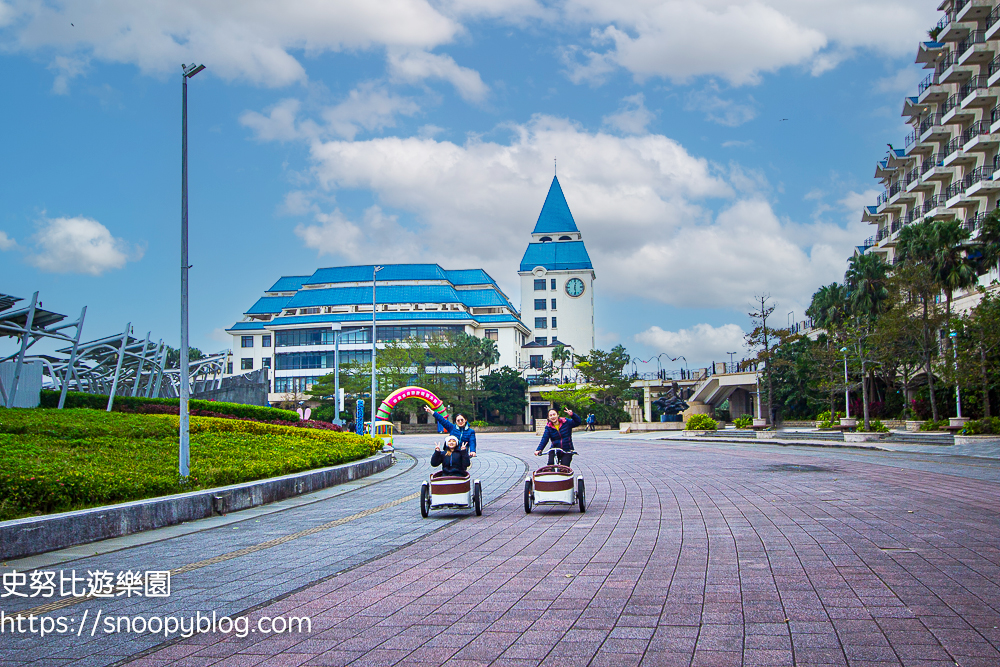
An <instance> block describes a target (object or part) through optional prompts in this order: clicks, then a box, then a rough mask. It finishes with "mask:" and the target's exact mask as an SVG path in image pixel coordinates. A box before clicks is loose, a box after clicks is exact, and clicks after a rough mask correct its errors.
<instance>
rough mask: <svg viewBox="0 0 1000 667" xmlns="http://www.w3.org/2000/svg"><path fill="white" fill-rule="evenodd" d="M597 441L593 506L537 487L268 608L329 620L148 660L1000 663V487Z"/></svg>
mask: <svg viewBox="0 0 1000 667" xmlns="http://www.w3.org/2000/svg"><path fill="white" fill-rule="evenodd" d="M489 444H490V446H492V447H494V448H496V449H500V450H504V451H508V452H510V453H516V454H522V455H523V454H524V453H525V452H527V451H530V448H531V444H533V443H529V441H528V440H527V439H526V438H523V437H510V438H507V439H504V440H501V439H500V438H493V439H492V441H491V442H490V443H489ZM584 451H585V452H586V454H585V455H584V456H581V457H579V458H578V459H577V460H576V461H575V462H574V463H576V464H578V465H577V468H578V470H579V471H581V472H582V473H583V474H584V475H585V476H586V478H587V483H588V490H589V493H590V496H591V505H590V508H589V510H588V512H587V513H586V514H579V513H578V512H576V511H572V510H570V511H566V510H563V509H537V508H536V510H535V512H534V513H533V514H531V515H525V514H524V510H523V508H522V504H521V488H520V486H516V487H515V488H513V489H512V490H511V491H510V492H509V493H508V494H506V495H505V496H504V497H503V498H501V499H500V500H498V501H496V502H495V503H493V504H492V505H490V506H489V507H488V508H487V510H486V512H485V513H484V515H483V516H482V517H479V518H476V517H471V516H470V517H469V518H468V519H463V520H462V521H460V522H458V523H457V524H455V525H453V526H451V527H448V528H446V529H444V530H442V531H439V532H437V533H434V534H432V535H430V536H428V537H425V538H424V539H422V540H420V541H419V542H416V543H414V544H412V545H410V546H408V547H405V548H403V549H401V550H399V551H397V552H395V553H392V554H390V555H388V556H385V557H383V558H381V559H378V560H377V561H374V562H371V563H368V564H366V565H364V566H361V567H358V568H356V569H354V570H352V571H349V572H346V573H344V574H342V575H340V576H338V577H336V578H334V579H331V580H329V581H326V582H324V583H321V584H318V585H316V586H313V587H311V588H309V589H306V590H303V591H300V592H298V593H296V594H294V595H292V596H290V597H288V598H286V599H284V600H281V601H279V602H276V603H274V604H273V605H270V606H269V607H267V608H265V609H261V610H259V611H256V612H253V613H252V614H251V619H252V621H251V626H252V625H253V622H255V620H256V618H258V617H259V616H262V615H267V616H272V617H273V616H278V615H282V614H291V615H308V616H311V618H312V628H313V632H312V634H311V635H308V636H303V635H282V636H271V637H263V636H261V635H251V636H249V637H247V638H245V639H237V638H226V637H223V636H220V635H199V636H196V637H193V638H191V639H189V640H185V641H182V642H179V643H174V644H171V645H169V646H166V647H165V648H163V649H161V650H159V651H158V652H154V653H152V654H150V655H148V656H147V657H145V658H142V659H139V660H137V661H135V662H134V663H133V664H135V665H167V664H170V665H180V666H192V667H195V666H197V667H201V666H203V665H262V666H264V665H266V666H272V665H273V666H278V665H284V666H290V667H291V666H297V665H348V664H350V665H357V666H361V665H378V666H386V665H419V666H421V667H428V666H429V665H439V664H448V665H456V666H462V665H468V666H472V665H494V666H497V667H500V666H509V667H515V666H516V667H521V666H524V667H534V666H536V665H553V666H559V667H563V666H575V665H581V666H583V665H592V666H595V667H598V666H611V665H657V666H659V665H663V666H671V665H685V666H706V667H707V666H709V665H748V666H753V665H760V666H765V667H780V666H782V665H793V664H794V665H851V666H852V667H853V666H858V667H862V666H875V665H880V666H888V665H906V666H910V665H913V666H917V665H920V666H933V665H942V666H944V665H948V666H953V665H956V664H958V665H961V666H962V667H976V666H983V667H985V666H991V667H996V666H997V665H1000V650H998V649H1000V630H998V629H997V628H998V626H1000V585H998V582H1000V499H998V491H1000V485H998V484H997V483H994V482H988V481H978V480H975V479H969V478H966V477H963V476H962V467H961V466H953V467H952V468H951V469H953V470H955V471H956V473H954V474H947V473H941V472H922V471H916V470H910V469H900V468H896V467H893V466H891V465H886V464H887V463H891V461H893V460H899V459H898V458H896V459H893V458H891V457H888V456H886V455H881V454H877V453H873V454H871V455H870V461H858V460H849V459H847V458H844V459H838V458H836V457H835V456H832V457H831V456H830V455H823V456H820V455H811V454H809V453H802V452H801V451H791V450H790V451H777V450H775V449H773V448H764V449H754V448H753V447H746V446H739V447H727V446H694V445H666V444H658V443H642V444H624V445H623V444H614V443H612V442H606V443H597V442H588V443H586V446H585V449H584ZM893 456H898V455H893ZM916 457H917V455H914V458H916ZM925 458H926V457H925ZM531 462H532V463H535V462H537V460H536V459H532V460H531ZM969 465H975V462H974V461H973V462H971V463H970V464H969ZM942 468H946V466H942ZM413 510H414V512H416V511H418V510H417V505H416V502H414V508H413ZM428 520H433V515H432V518H431V519H428Z"/></svg>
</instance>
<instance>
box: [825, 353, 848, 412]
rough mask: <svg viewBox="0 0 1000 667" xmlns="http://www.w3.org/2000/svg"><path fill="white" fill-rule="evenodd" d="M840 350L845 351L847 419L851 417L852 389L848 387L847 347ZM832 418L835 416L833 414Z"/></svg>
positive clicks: (845, 408) (845, 409)
mask: <svg viewBox="0 0 1000 667" xmlns="http://www.w3.org/2000/svg"><path fill="white" fill-rule="evenodd" d="M840 351H841V352H843V353H844V411H845V412H846V413H847V414H846V415H845V416H846V417H847V419H850V418H851V389H850V387H848V385H847V383H848V380H847V348H846V347H842V348H840ZM830 419H831V420H832V419H833V417H832V416H831V417H830Z"/></svg>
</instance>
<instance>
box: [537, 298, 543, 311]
mask: <svg viewBox="0 0 1000 667" xmlns="http://www.w3.org/2000/svg"><path fill="white" fill-rule="evenodd" d="M535 310H545V299H535Z"/></svg>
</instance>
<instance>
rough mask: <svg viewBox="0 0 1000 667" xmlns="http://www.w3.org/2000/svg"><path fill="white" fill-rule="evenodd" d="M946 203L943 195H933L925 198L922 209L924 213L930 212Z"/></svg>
mask: <svg viewBox="0 0 1000 667" xmlns="http://www.w3.org/2000/svg"><path fill="white" fill-rule="evenodd" d="M943 203H944V197H943V196H942V195H931V196H930V197H927V198H926V199H924V206H923V209H922V212H923V215H927V214H928V213H930V211H931V209H934V208H937V207H938V206H940V205H941V204H943Z"/></svg>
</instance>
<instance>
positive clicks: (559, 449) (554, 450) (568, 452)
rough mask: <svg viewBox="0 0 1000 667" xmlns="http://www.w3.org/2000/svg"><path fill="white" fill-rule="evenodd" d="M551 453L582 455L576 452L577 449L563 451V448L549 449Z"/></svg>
mask: <svg viewBox="0 0 1000 667" xmlns="http://www.w3.org/2000/svg"><path fill="white" fill-rule="evenodd" d="M549 451H550V452H562V453H563V454H575V455H577V456H579V455H580V452H578V451H576V450H575V449H562V448H561V447H549Z"/></svg>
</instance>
